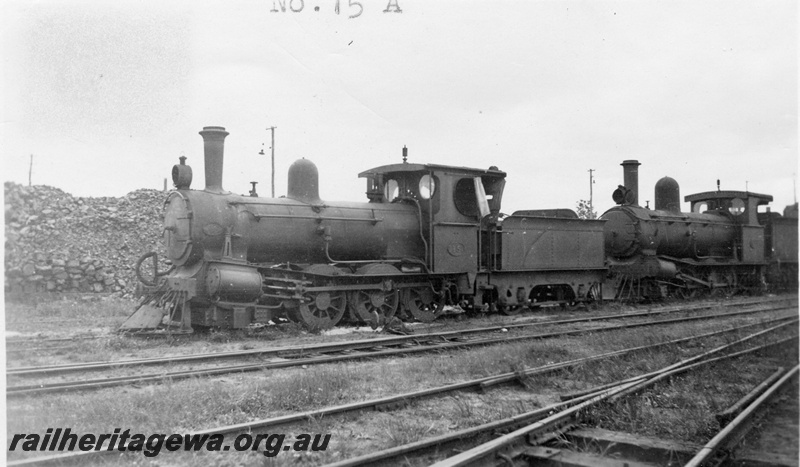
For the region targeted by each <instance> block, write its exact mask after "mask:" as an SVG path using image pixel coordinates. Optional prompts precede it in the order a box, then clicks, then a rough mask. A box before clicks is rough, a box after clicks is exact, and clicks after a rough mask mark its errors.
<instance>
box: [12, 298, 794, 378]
mask: <svg viewBox="0 0 800 467" xmlns="http://www.w3.org/2000/svg"><path fill="white" fill-rule="evenodd" d="M785 301H788V302H790V303H789V304H788V305H790V306H797V299H796V297H791V298H776V299H772V300H769V301H765V302H762V301H755V300H748V301H740V302H733V303H730V304H726V305H724V306H725V307H738V306H749V305H762V304H772V305H776V304H779V303H781V302H785ZM788 305H787V306H788ZM713 306H718V305H710V304H698V305H691V306H673V307H666V308H659V309H655V310H646V311H642V312H633V313H624V314H610V315H599V316H587V317H580V318H567V319H558V320H531V319H516V320H514V321H511V322H508V323H501V324H500V325H494V326H488V327H481V328H473V329H464V330H458V331H448V332H438V333H436V332H434V333H425V334H415V335H412V336H402V337H401V336H393V337H381V338H371V339H360V340H357V341H345V342H337V343H329V344H311V345H298V346H289V347H273V348H265V349H252V350H242V351H230V352H214V353H205V354H194V355H183V356H167V357H154V358H141V359H132V360H117V361H105V362H88V363H80V364H74V363H69V364H56V365H40V366H18V367H10V368H8V369H7V371H6V375H7V376H11V375H41V374H48V373H49V374H67V373H71V372H76V371H77V372H80V371H89V370H103V369H109V368H124V367H130V366H147V365H164V364H172V363H189V362H202V361H210V360H223V359H232V358H233V359H235V358H246V357H254V356H257V357H262V358H284V357H294V356H303V355H307V354H314V353H320V352H329V351H346V350H355V349H359V348H370V347H374V346H381V345H383V346H392V345H397V344H398V343H403V342H409V341H415V340H417V339H426V338H435V337H442V338H445V339H448V338H458V337H465V336H468V335H470V334H482V333H487V332H494V331H503V330H510V329H521V328H526V327H533V326H550V325H564V324H576V323H585V322H592V321H606V320H616V319H630V318H639V317H650V316H657V315H660V314H670V313H678V312H692V311H701V310H705V309H708V308H712V307H713Z"/></svg>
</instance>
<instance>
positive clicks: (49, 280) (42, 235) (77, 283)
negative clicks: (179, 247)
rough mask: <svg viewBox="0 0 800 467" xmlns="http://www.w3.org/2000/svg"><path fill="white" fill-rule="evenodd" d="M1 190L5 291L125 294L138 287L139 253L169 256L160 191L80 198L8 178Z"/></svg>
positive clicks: (47, 187) (12, 292)
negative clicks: (163, 237)
mask: <svg viewBox="0 0 800 467" xmlns="http://www.w3.org/2000/svg"><path fill="white" fill-rule="evenodd" d="M4 192H5V223H6V226H5V227H6V228H5V290H6V293H10V294H11V295H14V294H15V293H31V292H103V293H109V292H110V293H114V294H116V295H120V296H126V295H129V294H131V293H132V292H133V291H134V289H135V287H136V282H137V279H136V277H135V271H134V266H135V263H136V260H137V259H138V258H139V257H140V256H141V255H142V254H144V253H146V252H149V251H156V252H157V253H158V254H159V257H161V258H163V257H164V255H163V253H164V251H163V246H162V245H161V228H162V225H161V224H162V219H163V202H164V199H165V193H163V192H161V191H157V190H137V191H134V192H131V193H128V194H127V195H125V196H124V197H121V198H113V197H101V198H76V197H73V196H72V195H70V194H69V193H65V192H63V191H62V190H59V189H58V188H53V187H49V186H32V187H26V186H22V185H18V184H15V183H11V182H6V183H5V186H4ZM161 268H163V269H166V267H164V266H162V267H161Z"/></svg>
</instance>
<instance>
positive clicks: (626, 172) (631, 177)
mask: <svg viewBox="0 0 800 467" xmlns="http://www.w3.org/2000/svg"><path fill="white" fill-rule="evenodd" d="M620 165H621V166H622V175H623V184H624V185H625V188H627V189H629V190H630V191H631V192H632V193H633V199H632V200H631V202H630V204H637V205H638V204H639V166H640V165H642V164H640V163H639V161H637V160H627V161H622V164H620Z"/></svg>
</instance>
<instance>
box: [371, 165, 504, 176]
mask: <svg viewBox="0 0 800 467" xmlns="http://www.w3.org/2000/svg"><path fill="white" fill-rule="evenodd" d="M445 171H446V172H456V173H460V174H464V175H472V176H482V175H489V176H491V177H496V178H505V176H506V173H505V172H503V171H502V170H500V169H498V168H497V167H495V166H491V167H489V168H488V169H475V168H470V167H458V166H454V165H439V164H409V163H402V164H389V165H382V166H380V167H375V168H373V169H369V170H365V171H363V172H361V173H360V174H358V176H359V177H360V178H365V177H373V176H375V175H380V174H387V173H396V172H445Z"/></svg>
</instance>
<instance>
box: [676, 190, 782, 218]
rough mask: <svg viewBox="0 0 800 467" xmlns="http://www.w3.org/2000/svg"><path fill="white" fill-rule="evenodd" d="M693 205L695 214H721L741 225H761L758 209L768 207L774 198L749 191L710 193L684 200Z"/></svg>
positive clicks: (688, 197) (692, 208)
mask: <svg viewBox="0 0 800 467" xmlns="http://www.w3.org/2000/svg"><path fill="white" fill-rule="evenodd" d="M684 199H685V200H686V201H688V202H689V203H691V211H692V212H693V213H698V214H703V213H710V214H720V215H724V216H726V217H729V218H730V219H731V220H733V222H734V223H736V224H740V225H752V226H757V225H760V224H759V222H758V207H759V206H766V205H768V204H769V203H770V201H772V196H770V195H762V194H760V193H751V192H749V191H708V192H705V193H696V194H694V195H689V196H686V197H685V198H684Z"/></svg>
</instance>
